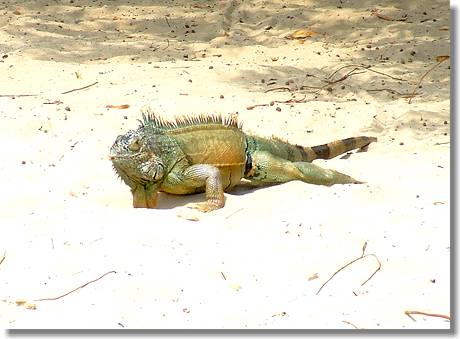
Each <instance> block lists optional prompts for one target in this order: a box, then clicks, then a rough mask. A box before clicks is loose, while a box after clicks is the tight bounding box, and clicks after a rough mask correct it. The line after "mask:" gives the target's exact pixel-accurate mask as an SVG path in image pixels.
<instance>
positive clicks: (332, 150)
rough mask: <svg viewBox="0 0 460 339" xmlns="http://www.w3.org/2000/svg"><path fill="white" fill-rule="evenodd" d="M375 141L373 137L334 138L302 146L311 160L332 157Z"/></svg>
mask: <svg viewBox="0 0 460 339" xmlns="http://www.w3.org/2000/svg"><path fill="white" fill-rule="evenodd" d="M375 141H377V138H374V137H353V138H347V139H342V140H336V141H332V142H329V143H327V144H323V145H318V146H313V147H304V149H305V152H306V153H307V158H308V159H309V160H306V161H309V162H310V161H313V160H315V159H332V158H335V157H336V156H338V155H340V154H343V153H346V152H349V151H352V150H354V149H363V150H364V149H366V147H367V146H369V144H370V143H371V142H375Z"/></svg>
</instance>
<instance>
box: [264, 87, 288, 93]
mask: <svg viewBox="0 0 460 339" xmlns="http://www.w3.org/2000/svg"><path fill="white" fill-rule="evenodd" d="M272 91H289V92H291V89H290V88H289V87H275V88H269V89H267V90H265V91H264V93H268V92H272Z"/></svg>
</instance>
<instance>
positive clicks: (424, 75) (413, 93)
mask: <svg viewBox="0 0 460 339" xmlns="http://www.w3.org/2000/svg"><path fill="white" fill-rule="evenodd" d="M447 59H449V57H447V58H441V61H439V62H438V63H437V64H436V65H434V66H433V67H431V68H430V69H429V70H428V71H426V72H425V74H423V75H422V77H421V78H420V79H419V81H418V82H417V85H415V87H414V90H413V91H412V94H411V95H410V97H409V104H410V103H411V101H412V98H413V97H414V96H415V91H416V90H417V87H418V86H420V84H421V83H422V81H423V79H425V77H426V76H427V75H428V73H430V72H431V71H432V70H434V69H435V68H436V67H438V66H439V65H440V64H441V63H443V62H444V61H446V60H447Z"/></svg>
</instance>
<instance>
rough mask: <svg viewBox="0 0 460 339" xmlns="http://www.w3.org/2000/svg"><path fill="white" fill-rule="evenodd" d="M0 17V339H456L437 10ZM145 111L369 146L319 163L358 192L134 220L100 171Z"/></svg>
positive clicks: (304, 6) (306, 188)
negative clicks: (187, 337)
mask: <svg viewBox="0 0 460 339" xmlns="http://www.w3.org/2000/svg"><path fill="white" fill-rule="evenodd" d="M171 3H172V4H171ZM0 13H2V15H1V16H0V27H1V28H2V29H1V30H0V79H2V80H1V81H0V118H1V123H0V144H1V145H3V146H2V147H1V150H0V155H1V159H2V161H1V166H0V178H1V179H0V180H1V187H2V194H1V196H0V206H1V207H0V224H1V227H0V230H1V232H0V326H1V327H3V328H9V329H30V328H49V329H71V328H73V329H81V328H89V329H123V328H124V329H291V328H292V329H356V328H358V329H449V328H450V327H451V323H450V321H449V319H448V318H449V317H450V312H451V310H450V297H451V296H450V278H451V277H450V256H451V253H450V251H451V248H450V245H451V242H450V203H451V201H450V191H449V188H450V157H449V155H450V59H449V56H450V28H449V27H450V20H449V17H450V10H449V3H448V2H446V1H426V0H422V1H418V2H416V1H402V2H400V1H388V0H387V1H381V2H376V1H357V0H352V1H332V0H325V1H322V2H317V1H300V0H293V1H289V2H288V3H286V2H284V1H277V0H270V1H266V0H253V1H217V0H216V1H185V0H177V1H173V2H170V1H145V0H131V1H128V2H127V1H121V0H114V1H110V2H108V1H106V2H105V1H89V0H82V1H76V0H53V1H52V0H45V1H40V2H37V1H6V3H5V2H4V3H2V4H1V5H0ZM145 107H150V108H151V109H152V110H153V111H154V112H155V113H156V114H158V115H161V116H163V117H166V118H172V117H174V116H177V115H181V114H191V115H193V114H221V115H223V116H228V115H230V114H234V115H237V116H238V119H239V121H241V122H242V124H243V130H244V131H245V132H247V133H250V134H256V135H260V136H266V137H270V136H272V135H275V136H277V137H280V138H282V139H285V140H289V142H292V143H295V144H299V145H305V146H313V145H318V144H322V143H326V142H329V141H333V140H337V139H343V138H347V137H352V136H359V135H367V136H374V137H377V138H378V142H376V143H373V144H371V145H370V147H369V149H368V151H367V152H358V153H355V152H353V153H352V154H348V155H347V156H345V157H337V158H334V159H331V160H318V161H315V164H317V165H319V166H323V167H325V168H331V169H335V170H338V171H340V172H343V173H346V174H348V175H351V176H352V177H354V178H357V179H359V180H362V181H364V182H365V183H364V184H361V185H334V186H332V187H325V186H316V185H309V184H306V183H302V182H299V181H292V182H289V183H286V184H282V185H276V186H270V187H263V188H252V187H249V186H248V185H244V184H243V185H242V186H241V187H238V188H236V189H234V190H233V191H232V192H228V193H226V194H225V196H226V205H225V207H224V208H222V209H220V210H217V211H214V212H211V213H206V214H205V213H201V214H200V213H197V212H195V211H192V210H190V209H188V208H186V207H185V205H186V204H187V203H190V202H199V201H203V200H204V199H205V197H204V194H198V195H193V196H172V195H167V194H160V197H159V206H158V208H157V209H148V210H147V209H134V208H132V196H131V193H130V191H129V187H128V186H126V185H125V184H123V183H122V182H121V181H120V180H119V179H118V178H117V176H116V175H115V174H114V171H113V169H112V165H111V162H110V160H109V159H108V153H109V149H110V146H111V145H112V144H113V142H114V141H115V138H116V137H117V135H119V134H124V133H126V132H127V131H128V130H130V129H135V128H137V126H138V125H139V122H138V121H137V119H139V118H140V117H141V113H140V112H141V109H143V108H145ZM355 259H357V260H356V261H355V262H353V263H352V264H350V265H348V266H346V265H347V264H349V263H351V262H352V261H354V260H355ZM344 266H346V267H344ZM343 267H344V268H343ZM341 268H343V269H341ZM329 279H330V280H329Z"/></svg>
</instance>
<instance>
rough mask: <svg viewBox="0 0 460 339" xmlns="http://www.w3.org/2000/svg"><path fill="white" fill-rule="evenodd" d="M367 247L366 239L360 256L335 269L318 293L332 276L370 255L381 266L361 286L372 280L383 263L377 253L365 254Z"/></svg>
mask: <svg viewBox="0 0 460 339" xmlns="http://www.w3.org/2000/svg"><path fill="white" fill-rule="evenodd" d="M366 247H367V241H366V242H365V243H364V245H363V248H362V253H361V256H360V257H358V258H356V259H353V260H352V261H350V262H349V263H347V264H345V265H344V266H342V267H340V268H339V269H338V270H337V271H335V272H334V274H332V276H331V277H330V278H329V279H327V280H326V282H325V283H324V284H322V285H321V287H320V288H319V290H318V292H316V295H318V294H319V292H321V290H322V289H323V287H324V286H326V284H327V283H328V282H329V281H331V280H332V278H334V277H335V276H336V275H337V274H338V273H339V272H340V271H342V270H344V269H345V268H347V267H348V266H350V265H351V264H353V263H355V262H357V261H359V260H361V259H364V258H366V257H369V256H372V257H374V258H375V259H376V260H377V262H378V264H379V266H378V268H377V269H376V270H375V271H374V272H373V273H372V274H371V276H370V277H369V278H367V279H366V280H365V281H364V282H363V283H362V284H361V286H363V285H364V284H366V283H367V282H368V281H369V280H371V278H372V277H373V276H374V275H375V274H376V273H377V272H378V271H379V270H380V268H381V267H382V263H381V262H380V260H379V259H378V258H377V256H376V255H375V254H372V253H371V254H366V255H365V254H364V253H365V251H366Z"/></svg>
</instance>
